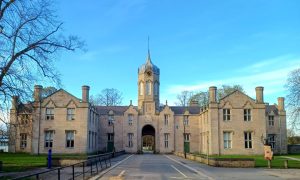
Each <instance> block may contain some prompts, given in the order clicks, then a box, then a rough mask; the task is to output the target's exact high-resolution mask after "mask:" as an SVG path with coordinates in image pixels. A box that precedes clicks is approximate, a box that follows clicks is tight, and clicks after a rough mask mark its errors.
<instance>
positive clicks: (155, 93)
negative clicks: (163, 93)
mask: <svg viewBox="0 0 300 180" xmlns="http://www.w3.org/2000/svg"><path fill="white" fill-rule="evenodd" d="M154 95H156V96H157V95H158V83H157V82H155V83H154Z"/></svg>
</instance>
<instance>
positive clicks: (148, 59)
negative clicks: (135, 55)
mask: <svg viewBox="0 0 300 180" xmlns="http://www.w3.org/2000/svg"><path fill="white" fill-rule="evenodd" d="M149 42H150V38H149V35H148V57H147V62H148V61H149V62H151V58H150V46H149Z"/></svg>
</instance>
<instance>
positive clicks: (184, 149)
mask: <svg viewBox="0 0 300 180" xmlns="http://www.w3.org/2000/svg"><path fill="white" fill-rule="evenodd" d="M187 118H188V116H187V115H184V116H183V153H184V158H185V159H186V147H185V146H186V145H185V144H186V143H185V136H186V134H185V126H186V124H187Z"/></svg>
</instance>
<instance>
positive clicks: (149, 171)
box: [93, 154, 300, 180]
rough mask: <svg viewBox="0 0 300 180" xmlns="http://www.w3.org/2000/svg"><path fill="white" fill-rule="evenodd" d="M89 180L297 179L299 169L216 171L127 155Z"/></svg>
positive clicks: (188, 163)
mask: <svg viewBox="0 0 300 180" xmlns="http://www.w3.org/2000/svg"><path fill="white" fill-rule="evenodd" d="M93 179H101V180H123V179H128V180H148V179H149V180H156V179H158V180H159V179H161V180H165V179H203V180H213V179H216V180H219V179H220V180H221V179H222V180H223V179H224V180H225V179H229V180H234V179H262V180H269V179H270V180H271V179H275V180H276V179H300V170H299V169H288V170H286V169H263V168H218V167H211V166H207V165H205V164H201V163H197V162H194V161H190V160H186V159H183V158H180V157H177V156H174V155H155V154H144V155H131V156H129V157H127V158H126V159H123V161H120V162H119V163H118V164H116V165H115V166H114V167H113V168H111V169H109V170H108V171H105V172H102V174H99V175H98V176H96V177H94V178H93Z"/></svg>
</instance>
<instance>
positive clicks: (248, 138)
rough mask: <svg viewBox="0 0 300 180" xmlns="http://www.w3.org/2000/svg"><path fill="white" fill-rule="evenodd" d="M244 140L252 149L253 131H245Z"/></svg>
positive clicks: (247, 146) (247, 147) (246, 145)
mask: <svg viewBox="0 0 300 180" xmlns="http://www.w3.org/2000/svg"><path fill="white" fill-rule="evenodd" d="M244 140H245V148H246V149H251V148H252V133H251V132H244Z"/></svg>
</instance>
